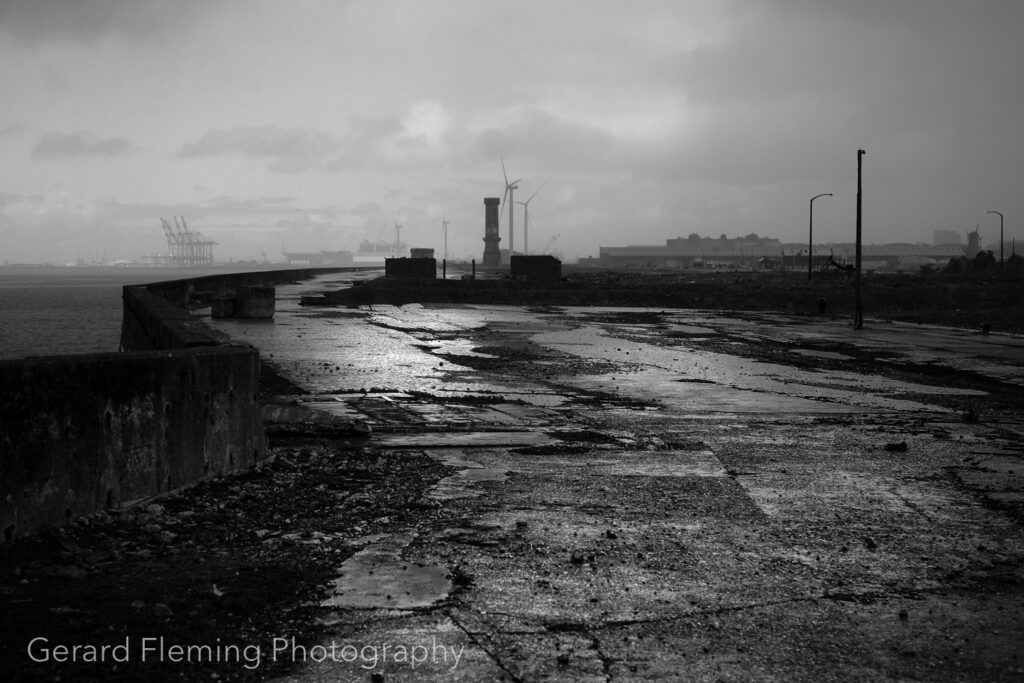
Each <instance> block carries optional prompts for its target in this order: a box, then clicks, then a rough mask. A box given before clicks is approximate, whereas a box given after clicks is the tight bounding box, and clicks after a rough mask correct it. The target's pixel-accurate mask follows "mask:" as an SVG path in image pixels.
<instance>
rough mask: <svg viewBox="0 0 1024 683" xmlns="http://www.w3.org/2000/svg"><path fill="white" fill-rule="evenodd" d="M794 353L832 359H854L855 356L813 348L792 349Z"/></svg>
mask: <svg viewBox="0 0 1024 683" xmlns="http://www.w3.org/2000/svg"><path fill="white" fill-rule="evenodd" d="M791 352H792V353H798V354H800V355H801V356H810V357H812V358H828V359H830V360H853V356H847V355H846V354H845V353H836V352H835V351H814V350H812V349H792V351H791Z"/></svg>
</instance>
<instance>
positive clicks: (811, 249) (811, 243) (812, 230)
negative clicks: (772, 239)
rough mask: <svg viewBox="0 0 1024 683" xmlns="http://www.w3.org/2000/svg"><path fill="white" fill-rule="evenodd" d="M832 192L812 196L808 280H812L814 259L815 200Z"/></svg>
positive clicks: (808, 242) (829, 195)
mask: <svg viewBox="0 0 1024 683" xmlns="http://www.w3.org/2000/svg"><path fill="white" fill-rule="evenodd" d="M831 196H832V193H831V192H825V193H823V194H819V195H815V196H814V197H811V211H810V214H811V225H810V227H809V228H808V230H807V281H808V282H810V281H811V262H812V261H814V200H815V199H817V198H818V197H831Z"/></svg>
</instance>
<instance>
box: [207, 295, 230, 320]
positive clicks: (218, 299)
mask: <svg viewBox="0 0 1024 683" xmlns="http://www.w3.org/2000/svg"><path fill="white" fill-rule="evenodd" d="M210 315H212V316H213V317H214V318H233V317H235V297H233V296H215V297H214V298H213V301H212V302H211V303H210Z"/></svg>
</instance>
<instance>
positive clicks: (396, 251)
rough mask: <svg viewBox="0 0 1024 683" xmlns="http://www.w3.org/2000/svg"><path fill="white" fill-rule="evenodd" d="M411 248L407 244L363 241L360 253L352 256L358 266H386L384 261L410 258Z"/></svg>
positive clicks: (360, 245) (360, 244)
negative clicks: (400, 257)
mask: <svg viewBox="0 0 1024 683" xmlns="http://www.w3.org/2000/svg"><path fill="white" fill-rule="evenodd" d="M408 254H409V247H408V246H407V245H406V244H405V242H384V241H377V242H371V241H370V240H363V241H362V242H360V243H359V251H357V252H356V253H355V254H353V255H352V260H353V261H355V263H356V265H380V266H382V265H384V259H386V258H397V257H399V256H408Z"/></svg>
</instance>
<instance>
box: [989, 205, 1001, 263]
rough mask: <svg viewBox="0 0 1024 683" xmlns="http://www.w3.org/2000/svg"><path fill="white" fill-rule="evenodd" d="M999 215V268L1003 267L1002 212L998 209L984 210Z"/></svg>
mask: <svg viewBox="0 0 1024 683" xmlns="http://www.w3.org/2000/svg"><path fill="white" fill-rule="evenodd" d="M985 213H994V214H997V215H998V216H999V270H1002V269H1003V214H1002V213H1000V212H999V211H986V212H985Z"/></svg>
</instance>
